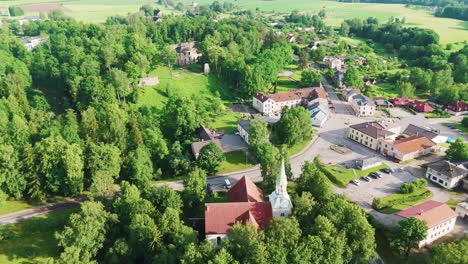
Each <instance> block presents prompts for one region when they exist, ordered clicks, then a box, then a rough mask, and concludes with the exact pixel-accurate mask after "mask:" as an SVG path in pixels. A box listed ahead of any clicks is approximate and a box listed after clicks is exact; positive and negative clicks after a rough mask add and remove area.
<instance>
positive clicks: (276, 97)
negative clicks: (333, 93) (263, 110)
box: [255, 87, 327, 103]
mask: <svg viewBox="0 0 468 264" xmlns="http://www.w3.org/2000/svg"><path fill="white" fill-rule="evenodd" d="M255 98H257V100H259V101H261V102H262V103H264V102H265V101H267V100H268V99H271V100H273V101H275V102H286V101H293V100H315V99H317V98H323V99H326V98H327V93H326V92H325V91H324V90H323V88H322V87H314V88H302V89H297V90H293V91H290V92H285V93H276V94H263V93H256V94H255Z"/></svg>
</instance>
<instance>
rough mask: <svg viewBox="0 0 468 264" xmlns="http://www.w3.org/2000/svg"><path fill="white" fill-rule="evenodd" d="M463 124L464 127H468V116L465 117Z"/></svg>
mask: <svg viewBox="0 0 468 264" xmlns="http://www.w3.org/2000/svg"><path fill="white" fill-rule="evenodd" d="M461 124H462V126H464V127H468V116H465V117H463V120H462V122H461Z"/></svg>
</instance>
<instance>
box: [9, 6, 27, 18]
mask: <svg viewBox="0 0 468 264" xmlns="http://www.w3.org/2000/svg"><path fill="white" fill-rule="evenodd" d="M8 11H10V16H22V15H24V11H23V9H21V7H19V6H9V7H8Z"/></svg>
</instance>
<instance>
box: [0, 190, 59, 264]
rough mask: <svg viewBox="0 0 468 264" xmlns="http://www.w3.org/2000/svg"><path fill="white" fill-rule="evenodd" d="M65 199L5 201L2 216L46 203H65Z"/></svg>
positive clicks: (57, 197) (0, 212)
mask: <svg viewBox="0 0 468 264" xmlns="http://www.w3.org/2000/svg"><path fill="white" fill-rule="evenodd" d="M64 199H65V197H62V196H55V197H50V198H47V199H46V201H43V202H32V201H25V200H13V199H9V200H7V201H5V203H4V204H3V205H2V206H0V215H4V214H9V213H14V212H17V211H21V210H24V209H29V208H33V207H36V206H40V205H44V204H46V203H53V202H58V201H63V200H64ZM0 263H1V262H0Z"/></svg>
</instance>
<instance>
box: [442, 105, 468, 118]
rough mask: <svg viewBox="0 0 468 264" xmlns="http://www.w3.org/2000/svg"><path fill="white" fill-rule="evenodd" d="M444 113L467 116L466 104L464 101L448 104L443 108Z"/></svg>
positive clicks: (467, 106) (467, 108) (467, 107)
mask: <svg viewBox="0 0 468 264" xmlns="http://www.w3.org/2000/svg"><path fill="white" fill-rule="evenodd" d="M445 111H446V112H447V113H449V114H451V115H456V116H458V115H468V103H467V102H465V101H458V102H455V103H450V104H448V105H447V107H445Z"/></svg>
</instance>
